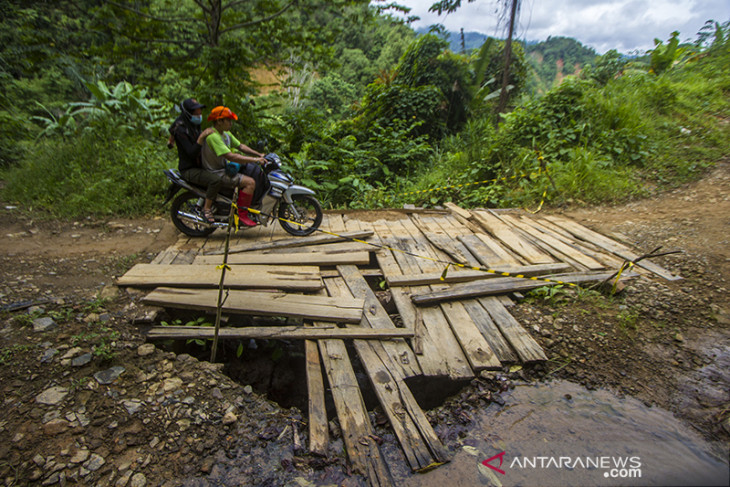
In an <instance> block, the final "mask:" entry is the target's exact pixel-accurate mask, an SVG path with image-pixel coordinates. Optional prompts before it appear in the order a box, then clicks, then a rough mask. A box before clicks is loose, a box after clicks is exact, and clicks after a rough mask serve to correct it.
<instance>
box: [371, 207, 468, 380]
mask: <svg viewBox="0 0 730 487" xmlns="http://www.w3.org/2000/svg"><path fill="white" fill-rule="evenodd" d="M391 224H392V222H385V221H382V220H381V221H377V222H374V223H373V228H374V229H375V231H376V233H377V235H378V237H379V238H380V240H381V241H382V243H383V244H385V245H388V246H390V247H393V248H400V249H402V250H406V251H409V252H410V251H416V252H417V251H419V250H420V251H424V249H421V248H419V247H417V243H416V242H411V240H412V239H411V238H410V234H409V233H408V232H406V230H405V229H404V228H403V227H402V225H401V226H396V227H391ZM396 234H398V235H400V236H399V237H396V236H395V235H396ZM376 256H377V259H378V263H379V264H380V265H381V269H383V273H384V274H385V275H386V276H388V275H395V273H396V272H398V271H400V272H401V273H402V272H403V271H406V272H409V273H416V272H420V267H419V265H418V263H417V259H416V258H415V257H412V256H410V255H408V254H404V253H402V252H398V251H387V252H386V251H385V250H384V251H382V252H378V253H377V254H376ZM396 268H397V269H398V271H397V270H396ZM426 291H430V288H428V287H423V286H420V287H412V288H409V287H398V288H392V289H391V294H392V296H393V301H394V302H395V305H396V307H397V308H398V312H399V313H400V315H401V318H402V319H403V323H404V324H405V326H406V327H409V328H412V329H414V330H415V328H416V323H417V322H418V323H419V326H418V328H419V330H420V331H421V332H422V333H419V334H417V335H416V338H414V347H415V346H416V343H415V342H420V345H421V347H422V352H423V353H422V354H418V355H416V358H417V360H418V364H419V365H420V367H421V370H422V371H423V375H425V376H428V377H444V376H446V377H451V378H452V379H459V378H467V377H472V376H473V372H472V370H471V367H470V366H469V362H468V360H467V359H466V356H464V353H463V352H462V351H461V347H460V345H459V343H458V341H457V340H456V338H455V337H454V334H453V332H452V331H451V328H450V326H449V323H448V321H446V317H444V314H443V311H442V310H441V309H440V308H437V307H435V308H424V309H423V310H421V312H420V316H419V313H416V308H415V306H414V305H413V303H412V302H411V300H410V293H411V292H426Z"/></svg>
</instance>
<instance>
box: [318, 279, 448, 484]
mask: <svg viewBox="0 0 730 487" xmlns="http://www.w3.org/2000/svg"><path fill="white" fill-rule="evenodd" d="M340 271H341V272H342V274H343V276H344V278H338V279H328V280H327V290H328V291H329V293H330V295H331V296H333V297H335V296H346V295H350V293H353V294H355V295H360V294H361V293H365V294H372V291H370V289H369V287H368V286H367V283H366V282H365V280H364V279H363V278H362V277H361V276H359V274H358V273H357V268H356V267H354V266H341V267H340ZM372 299H376V298H375V296H374V294H372ZM368 301H370V302H371V303H372V300H368V299H367V298H366V302H368ZM376 303H377V300H376ZM367 308H368V306H367V304H366V309H367ZM371 309H372V310H373V312H372V313H370V312H366V313H365V316H366V318H364V319H363V326H365V325H366V324H367V325H371V324H372V325H373V326H385V327H388V328H390V327H392V326H393V324H392V322H390V319H389V318H388V317H387V314H385V311H384V310H382V307H381V306H380V304H379V303H377V304H373V308H371ZM376 310H377V311H376ZM383 315H384V316H383ZM383 345H385V344H382V343H375V342H372V341H369V342H366V341H364V340H355V342H354V346H355V349H356V350H357V353H358V355H359V356H360V361H361V362H362V364H363V367H364V368H365V372H366V373H367V374H368V377H369V378H370V382H371V384H372V386H373V390H374V391H375V393H376V395H377V396H378V400H379V401H380V404H381V405H382V407H383V411H385V413H386V416H388V419H389V420H390V423H391V426H392V427H393V431H394V432H395V434H396V436H397V437H398V440H399V441H400V444H401V447H402V448H403V452H404V454H405V456H406V460H407V461H408V464H409V465H410V467H411V470H413V471H422V470H426V469H429V468H432V467H433V466H434V465H435V464H440V463H443V462H444V461H446V459H447V458H448V457H447V455H446V450H445V449H444V448H443V445H441V442H440V441H438V438H437V437H436V435H435V433H434V432H433V429H432V428H431V425H430V424H429V423H428V421H427V420H426V421H425V423H424V422H417V421H415V420H414V419H413V418H412V417H411V415H419V414H420V415H421V416H423V419H425V416H424V415H423V411H421V409H420V407H418V405H417V404H416V403H415V401H411V402H410V404H411V407H410V408H407V407H406V406H405V404H404V403H406V404H408V402H407V401H404V400H402V397H403V396H404V395H410V394H411V393H410V390H409V389H408V387H407V386H406V384H405V382H403V379H405V376H404V374H403V372H404V371H403V369H402V366H401V363H400V362H401V361H402V359H401V358H400V357H398V356H397V355H392V354H390V353H388V351H387V350H386V349H385V347H384V346H383ZM411 353H412V352H411ZM413 363H415V360H413ZM414 405H415V408H414V407H413V406H414ZM419 424H421V425H423V424H427V425H428V426H427V430H426V431H424V432H423V433H422V432H421V431H420V429H419V427H418V425H419Z"/></svg>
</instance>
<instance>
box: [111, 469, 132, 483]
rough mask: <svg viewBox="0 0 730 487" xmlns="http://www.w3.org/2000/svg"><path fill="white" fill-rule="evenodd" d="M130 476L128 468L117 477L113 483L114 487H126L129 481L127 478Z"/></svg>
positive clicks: (130, 472)
mask: <svg viewBox="0 0 730 487" xmlns="http://www.w3.org/2000/svg"><path fill="white" fill-rule="evenodd" d="M131 477H132V471H131V470H128V471H126V472H124V474H123V475H122V476H121V477H119V478H118V479H117V481H116V482H115V483H114V485H115V486H116V487H126V485H127V483H128V482H129V479H130V478H131Z"/></svg>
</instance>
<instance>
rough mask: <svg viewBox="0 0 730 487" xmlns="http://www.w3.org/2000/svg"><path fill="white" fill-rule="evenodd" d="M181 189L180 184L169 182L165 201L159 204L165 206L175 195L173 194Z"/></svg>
mask: <svg viewBox="0 0 730 487" xmlns="http://www.w3.org/2000/svg"><path fill="white" fill-rule="evenodd" d="M181 189H182V187H181V186H179V185H177V184H175V183H171V184H170V186H169V187H168V188H167V194H166V195H165V201H163V202H162V205H161V206H165V205H166V204H168V203H169V202H170V201H172V199H173V198H174V197H175V195H176V194H177V193H178V191H180V190H181Z"/></svg>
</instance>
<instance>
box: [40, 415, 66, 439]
mask: <svg viewBox="0 0 730 487" xmlns="http://www.w3.org/2000/svg"><path fill="white" fill-rule="evenodd" d="M68 425H69V424H68V421H66V420H65V419H62V418H56V419H52V420H50V421H49V422H47V423H46V424H44V425H43V434H45V435H46V436H56V435H58V434H60V433H63V432H64V431H66V429H68Z"/></svg>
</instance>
